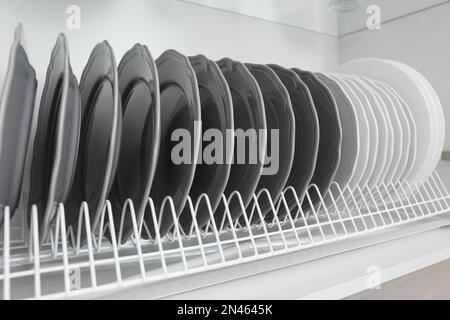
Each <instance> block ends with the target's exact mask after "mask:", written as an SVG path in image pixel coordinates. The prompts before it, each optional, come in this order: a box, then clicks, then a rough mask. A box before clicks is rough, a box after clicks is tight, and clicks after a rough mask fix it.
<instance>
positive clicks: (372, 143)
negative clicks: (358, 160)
mask: <svg viewBox="0 0 450 320" xmlns="http://www.w3.org/2000/svg"><path fill="white" fill-rule="evenodd" d="M342 77H343V78H344V81H346V82H347V84H348V85H349V86H350V87H351V88H352V90H353V92H354V93H355V94H356V95H357V96H358V98H359V99H360V101H361V103H362V105H361V107H362V108H363V110H364V112H365V113H366V116H367V123H368V128H369V129H368V130H369V138H370V140H369V144H368V151H369V156H368V161H367V165H366V167H365V170H364V173H363V174H362V178H361V180H360V182H359V186H360V187H361V188H364V187H366V186H367V185H368V184H369V181H370V178H371V177H372V174H373V172H374V169H375V164H376V161H377V153H378V145H379V132H378V123H377V118H376V116H375V113H374V110H373V107H372V105H371V103H370V102H371V101H370V100H369V97H368V96H367V94H366V93H365V92H364V91H363V89H362V88H361V86H360V85H359V84H358V82H357V81H355V80H354V79H352V78H351V77H349V76H348V75H342Z"/></svg>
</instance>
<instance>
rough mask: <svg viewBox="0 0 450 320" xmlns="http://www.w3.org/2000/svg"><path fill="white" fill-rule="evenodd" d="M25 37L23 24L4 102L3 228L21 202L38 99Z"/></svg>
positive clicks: (0, 155) (0, 123)
mask: <svg viewBox="0 0 450 320" xmlns="http://www.w3.org/2000/svg"><path fill="white" fill-rule="evenodd" d="M22 37H23V35H22V26H21V25H19V26H18V27H17V29H16V33H15V37H14V42H13V44H12V46H11V51H10V57H9V64H8V71H7V74H6V79H5V82H4V85H3V90H2V96H1V100H0V150H1V152H0V181H1V184H0V225H2V224H3V218H4V209H5V207H6V206H8V207H9V208H10V214H11V216H12V215H13V213H14V210H15V209H16V208H17V205H18V202H19V198H20V192H21V188H22V182H23V175H24V169H25V160H26V153H27V148H28V140H29V135H30V128H31V121H32V117H33V110H34V100H35V97H36V86H37V81H36V73H35V71H34V69H33V67H32V66H31V65H30V63H29V62H28V57H27V54H26V53H25V50H24V48H23V46H22V43H21V38H22Z"/></svg>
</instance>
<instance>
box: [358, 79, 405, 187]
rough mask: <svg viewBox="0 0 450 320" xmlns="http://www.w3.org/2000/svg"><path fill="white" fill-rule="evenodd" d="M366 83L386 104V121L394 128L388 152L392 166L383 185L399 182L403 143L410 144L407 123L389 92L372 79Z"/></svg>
mask: <svg viewBox="0 0 450 320" xmlns="http://www.w3.org/2000/svg"><path fill="white" fill-rule="evenodd" d="M365 81H366V83H367V85H368V86H370V88H372V89H373V90H374V91H375V92H376V93H377V94H378V96H379V97H380V98H381V99H382V101H383V103H384V106H385V108H384V111H385V113H386V119H387V120H388V124H389V123H390V124H391V126H392V136H391V138H392V140H391V143H390V150H388V155H389V154H390V155H391V160H390V166H389V167H388V166H387V168H386V169H387V170H386V171H385V173H384V177H383V178H382V182H383V183H386V184H387V183H390V182H396V181H398V178H397V177H396V174H397V172H398V169H399V167H400V165H401V162H402V161H405V160H406V158H405V154H404V153H403V151H404V148H403V143H404V142H405V143H408V144H409V142H408V141H407V140H408V138H407V137H404V130H403V125H404V124H403V123H404V121H406V118H405V119H402V120H400V117H401V116H402V114H400V113H399V110H398V109H399V108H400V106H399V105H397V102H396V101H395V97H392V96H391V94H390V93H389V92H387V91H386V90H385V89H384V88H383V87H382V86H379V85H378V84H376V83H375V81H372V80H370V79H367V78H365Z"/></svg>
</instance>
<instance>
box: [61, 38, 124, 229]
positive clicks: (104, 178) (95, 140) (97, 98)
mask: <svg viewBox="0 0 450 320" xmlns="http://www.w3.org/2000/svg"><path fill="white" fill-rule="evenodd" d="M80 93H81V131H80V132H81V133H80V147H79V150H78V159H77V166H76V171H75V178H74V183H73V185H72V189H71V193H70V198H69V199H68V200H67V205H66V206H67V208H68V212H67V213H68V218H69V219H68V220H69V223H70V225H71V226H72V227H73V228H75V229H74V231H75V232H77V230H78V229H77V228H78V217H79V210H80V205H81V203H82V202H83V201H86V202H87V204H88V207H89V215H90V222H91V227H92V228H93V229H95V228H96V227H97V225H98V222H99V218H100V216H101V213H102V210H103V208H104V204H105V201H106V199H107V197H108V195H109V191H110V189H111V186H112V183H113V178H114V175H115V172H116V169H117V162H118V158H119V147H120V137H121V124H122V117H121V102H120V98H119V89H118V81H117V70H116V62H115V58H114V54H113V51H112V48H111V47H110V45H109V44H108V43H107V42H106V41H103V42H101V43H99V44H97V45H96V46H95V48H94V50H93V51H92V53H91V55H90V57H89V61H88V63H87V65H86V67H85V68H84V70H83V74H82V75H81V81H80ZM106 221H107V217H106ZM81 230H82V232H83V233H84V229H83V228H82V229H81ZM82 238H83V237H82Z"/></svg>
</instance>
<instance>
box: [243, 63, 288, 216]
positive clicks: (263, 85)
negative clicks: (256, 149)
mask: <svg viewBox="0 0 450 320" xmlns="http://www.w3.org/2000/svg"><path fill="white" fill-rule="evenodd" d="M245 66H246V67H247V69H248V70H249V71H250V72H251V74H252V75H253V76H254V77H255V79H256V81H257V82H258V85H259V88H260V89H261V93H262V96H263V99H264V109H265V113H266V123H267V146H266V156H268V157H272V163H271V164H270V165H267V163H265V165H264V169H263V174H262V175H261V178H260V179H259V182H258V186H257V187H256V191H257V192H259V191H260V190H261V189H267V191H269V193H270V197H271V200H272V201H273V204H274V207H275V209H276V203H277V201H278V199H279V197H280V195H281V192H282V191H283V188H284V186H285V185H286V182H287V180H288V178H289V173H290V171H291V167H292V162H293V160H294V148H295V118H294V112H293V110H292V105H291V99H290V97H289V93H288V91H287V90H286V87H285V86H284V85H283V83H282V82H281V80H280V78H278V76H277V75H276V73H275V72H274V71H273V70H272V69H270V68H269V67H267V66H265V65H262V64H249V63H246V64H245ZM272 130H278V131H277V132H278V141H276V140H274V143H272V135H275V132H272ZM273 137H274V138H275V136H273ZM276 158H278V160H276ZM276 162H278V164H277V163H276ZM258 203H259V206H260V209H261V215H262V216H263V217H265V215H266V214H267V213H269V215H270V216H272V217H273V212H272V211H271V210H272V208H271V204H270V201H269V199H268V197H267V196H266V195H265V194H261V196H260V197H259V201H258ZM251 211H252V210H250V212H251ZM259 221H260V218H259V214H258V213H257V212H256V211H255V212H254V213H253V218H252V222H259Z"/></svg>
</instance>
